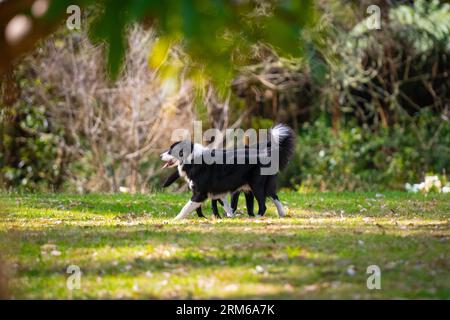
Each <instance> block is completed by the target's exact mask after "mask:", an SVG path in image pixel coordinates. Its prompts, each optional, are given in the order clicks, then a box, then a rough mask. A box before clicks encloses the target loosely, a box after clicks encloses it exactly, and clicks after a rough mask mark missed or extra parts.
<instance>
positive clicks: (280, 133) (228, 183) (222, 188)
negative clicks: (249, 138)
mask: <svg viewBox="0 0 450 320" xmlns="http://www.w3.org/2000/svg"><path fill="white" fill-rule="evenodd" d="M271 136H272V140H273V139H275V141H278V142H279V143H278V144H275V145H276V146H277V148H278V150H277V151H278V152H279V170H282V169H283V168H284V167H285V166H286V165H287V163H288V162H289V159H290V158H291V156H292V154H293V152H294V148H295V143H294V139H295V135H294V133H293V131H292V129H290V128H289V127H287V126H284V125H277V126H275V127H274V128H272V129H271ZM271 150H272V149H271V148H267V147H266V149H265V150H264V151H265V152H269V156H270V152H271ZM253 151H254V149H251V148H234V149H231V150H229V149H228V150H227V149H225V150H220V149H212V150H210V149H206V148H203V147H201V146H199V145H194V144H193V143H192V142H190V141H180V142H177V143H174V144H173V145H172V146H171V147H170V148H169V150H168V151H166V152H165V153H163V154H162V155H161V158H162V159H163V160H165V161H167V165H168V166H172V165H174V164H176V163H178V172H179V174H180V175H181V176H186V178H187V180H188V182H189V185H190V188H191V190H192V192H193V194H192V197H191V203H194V204H196V205H197V204H199V203H202V202H203V201H205V200H206V199H207V198H208V197H210V198H213V199H217V198H220V197H221V196H224V195H225V194H228V193H234V192H237V191H240V190H245V191H251V192H252V193H253V195H254V197H255V198H256V200H257V202H258V207H259V208H258V215H259V216H263V215H264V213H265V211H266V206H265V199H266V197H271V198H272V199H273V200H274V201H278V203H279V199H278V196H277V194H276V176H277V173H278V172H277V173H275V174H273V175H262V174H261V169H262V168H264V167H266V168H267V167H269V166H270V164H263V163H262V161H260V160H261V159H260V155H259V152H260V150H257V151H258V158H257V160H258V161H257V162H256V163H254V164H251V163H250V161H249V159H250V153H251V152H253ZM208 153H209V155H212V156H214V155H220V156H222V157H224V159H226V158H229V157H231V158H232V159H234V160H235V161H233V164H226V162H225V163H224V164H219V163H211V164H208V163H207V162H205V161H204V159H205V158H206V157H207V156H208ZM239 157H240V158H241V159H244V160H245V161H244V163H243V164H239V162H238V163H236V159H238V158H239ZM196 159H202V161H199V162H196V161H195V160H196ZM252 206H253V202H252V205H251V207H252ZM277 208H278V207H277ZM183 209H184V208H183ZM250 211H252V210H250ZM184 214H186V213H185V212H184ZM184 214H181V213H180V215H181V216H182V217H181V218H183V217H184ZM180 215H179V216H180ZM280 215H281V214H280Z"/></svg>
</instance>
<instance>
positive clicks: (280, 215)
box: [270, 195, 286, 218]
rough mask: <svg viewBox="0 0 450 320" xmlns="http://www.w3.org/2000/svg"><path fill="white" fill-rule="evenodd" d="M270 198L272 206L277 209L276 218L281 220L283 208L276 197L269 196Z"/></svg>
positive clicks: (283, 213)
mask: <svg viewBox="0 0 450 320" xmlns="http://www.w3.org/2000/svg"><path fill="white" fill-rule="evenodd" d="M270 198H271V199H272V201H273V203H274V205H275V206H276V207H277V211H278V216H279V217H280V218H283V217H284V216H285V215H286V214H285V212H284V208H283V205H282V204H281V202H280V199H278V196H277V195H274V196H270Z"/></svg>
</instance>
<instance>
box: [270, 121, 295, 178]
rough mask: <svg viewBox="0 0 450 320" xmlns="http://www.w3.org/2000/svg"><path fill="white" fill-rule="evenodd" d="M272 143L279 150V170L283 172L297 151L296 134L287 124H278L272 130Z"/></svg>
mask: <svg viewBox="0 0 450 320" xmlns="http://www.w3.org/2000/svg"><path fill="white" fill-rule="evenodd" d="M270 134H271V136H272V143H275V145H276V146H277V149H279V168H280V170H283V169H284V168H285V167H286V166H287V164H288V163H289V160H291V158H292V155H293V154H294V151H295V133H294V131H293V130H292V129H291V128H289V127H288V126H287V125H285V124H281V123H279V124H277V125H275V126H274V127H272V128H271V129H270Z"/></svg>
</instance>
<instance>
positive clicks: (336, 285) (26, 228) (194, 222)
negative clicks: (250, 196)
mask: <svg viewBox="0 0 450 320" xmlns="http://www.w3.org/2000/svg"><path fill="white" fill-rule="evenodd" d="M188 198H189V195H188V194H178V195H171V194H163V193H161V194H149V195H127V194H120V195H99V194H90V195H84V196H80V195H55V194H14V193H13V194H6V193H0V237H1V242H0V246H1V247H0V250H1V252H3V254H2V256H3V260H6V263H7V266H8V268H7V269H8V271H9V277H10V287H11V290H10V291H11V295H12V296H13V297H14V298H26V299H32V298H44V299H48V298H57V299H67V298H139V299H148V298H150V299H153V298H276V299H278V298H281V299H286V298H287V299H292V298H293V299H297V298H300V299H303V298H306V299H314V298H351V299H354V298H356V299H358V298H360V299H365V298H446V299H449V298H450V259H449V258H450V257H449V252H450V220H449V219H450V195H448V194H447V195H444V194H441V195H428V196H424V195H411V194H406V193H384V194H383V195H376V194H375V193H317V194H297V193H280V198H281V200H282V202H283V203H284V204H285V206H286V207H287V212H288V217H287V218H284V219H278V218H277V217H276V214H275V207H274V206H273V205H272V204H271V203H270V204H269V203H268V208H269V209H268V213H267V216H266V217H265V218H263V219H250V218H247V217H246V216H245V215H240V216H238V217H236V218H233V219H226V218H225V219H222V220H214V219H212V218H211V217H210V216H211V209H210V207H209V206H210V204H209V202H208V203H207V205H206V207H205V209H204V212H206V214H207V215H208V217H210V218H209V219H208V220H200V219H198V218H196V217H194V216H192V217H191V218H190V219H188V220H186V221H181V222H174V221H172V220H171V218H172V217H174V216H175V215H176V214H177V213H178V211H179V210H180V208H181V207H182V206H183V205H184V203H185V202H186V201H187V200H188ZM240 211H241V212H245V208H244V197H243V196H241V203H240ZM69 265H77V266H79V267H80V269H81V271H82V276H81V288H80V289H77V290H74V291H72V292H70V291H69V290H68V289H67V288H66V279H67V277H68V276H70V274H68V273H66V270H67V267H68V266H69ZM369 265H378V266H379V267H380V269H381V290H369V289H367V286H366V280H367V277H368V276H369V275H368V274H366V269H367V267H368V266H369Z"/></svg>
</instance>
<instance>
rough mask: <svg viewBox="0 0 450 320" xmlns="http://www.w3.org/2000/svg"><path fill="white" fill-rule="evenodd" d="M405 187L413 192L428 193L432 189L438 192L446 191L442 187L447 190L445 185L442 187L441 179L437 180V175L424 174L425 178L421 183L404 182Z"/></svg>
mask: <svg viewBox="0 0 450 320" xmlns="http://www.w3.org/2000/svg"><path fill="white" fill-rule="evenodd" d="M405 189H406V191H408V192H413V193H417V192H423V193H428V192H430V191H432V190H436V191H438V192H446V191H444V189H445V190H447V188H446V186H445V187H442V182H441V180H439V177H438V176H426V177H425V180H424V181H422V182H421V183H415V184H410V183H406V184H405ZM447 192H448V191H447Z"/></svg>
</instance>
